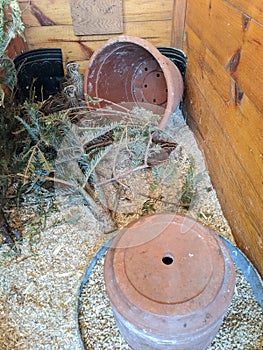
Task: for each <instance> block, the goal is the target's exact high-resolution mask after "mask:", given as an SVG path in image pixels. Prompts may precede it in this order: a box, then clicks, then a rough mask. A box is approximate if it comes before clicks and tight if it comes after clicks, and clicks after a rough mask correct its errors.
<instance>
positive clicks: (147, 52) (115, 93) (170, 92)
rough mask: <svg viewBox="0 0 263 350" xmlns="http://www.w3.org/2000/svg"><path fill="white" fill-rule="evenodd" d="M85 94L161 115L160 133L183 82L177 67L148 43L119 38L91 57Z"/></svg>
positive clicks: (85, 81) (177, 101)
mask: <svg viewBox="0 0 263 350" xmlns="http://www.w3.org/2000/svg"><path fill="white" fill-rule="evenodd" d="M84 93H86V94H88V95H89V96H91V97H99V98H103V99H105V100H108V101H112V102H114V103H117V104H121V105H125V107H128V108H132V107H133V106H134V105H139V106H142V107H145V108H146V109H150V110H152V111H153V112H154V113H157V114H160V115H162V120H161V122H160V125H159V127H160V128H161V129H163V128H165V126H166V125H167V123H168V121H169V118H170V116H171V114H172V113H173V112H174V110H175V109H176V107H177V106H178V104H179V103H180V101H181V98H182V94H183V79H182V75H181V73H180V70H179V69H178V68H177V66H176V65H175V64H173V62H172V61H171V60H170V59H169V58H167V57H166V56H164V55H162V54H161V52H160V51H159V50H158V49H157V48H156V47H154V46H153V45H152V44H151V43H149V42H148V41H146V40H144V39H141V38H137V37H133V36H119V37H116V38H114V39H111V40H109V41H108V42H107V43H106V44H105V45H104V46H103V47H101V48H100V49H99V50H97V51H95V52H94V54H93V55H92V57H91V60H90V62H89V65H88V67H87V70H86V72H85V78H84ZM96 106H97V107H104V106H105V105H103V104H100V105H96Z"/></svg>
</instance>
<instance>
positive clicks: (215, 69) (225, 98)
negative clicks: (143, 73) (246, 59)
mask: <svg viewBox="0 0 263 350" xmlns="http://www.w3.org/2000/svg"><path fill="white" fill-rule="evenodd" d="M190 31H191V30H190V28H188V33H190ZM192 38H195V42H194V41H192V44H191V45H190V42H189V41H188V47H189V49H190V48H191V55H192V56H191V57H192V59H191V60H189V65H188V70H189V71H191V75H193V76H194V77H195V79H196V80H197V81H198V82H199V89H200V91H201V92H202V93H203V95H204V96H206V99H207V100H208V101H210V103H211V107H210V108H211V110H212V111H214V112H215V114H216V116H217V118H218V122H219V123H220V124H221V125H222V127H223V128H224V132H225V133H226V134H227V135H228V136H229V141H230V142H231V144H232V147H233V149H234V151H235V153H236V155H237V157H238V158H239V160H240V162H241V164H242V165H243V166H244V168H245V169H250V171H247V172H248V174H247V177H248V178H250V179H251V182H252V183H253V184H254V187H255V189H254V190H255V192H258V193H259V194H260V195H261V196H262V198H263V186H262V181H263V159H262V151H263V149H262V146H263V118H262V115H261V113H259V112H258V111H257V110H256V108H255V106H254V105H253V104H252V103H251V101H250V100H249V98H248V97H247V96H246V95H245V94H243V95H242V100H241V101H238V102H237V101H236V100H235V96H233V94H232V92H231V84H232V79H231V77H230V75H229V74H228V73H227V72H226V71H225V70H224V67H222V66H221V65H220V63H219V62H218V61H217V59H216V58H215V57H214V56H213V54H212V53H211V52H210V51H209V50H208V49H207V48H206V50H205V54H203V56H202V64H200V61H198V59H195V57H197V56H198V51H195V49H194V46H196V47H200V43H198V41H199V39H198V38H197V37H195V36H194V35H192ZM196 42H197V43H198V44H196ZM189 49H188V50H187V51H189ZM203 62H205V63H203ZM248 113H249V114H248ZM202 123H204V124H205V123H206V119H205V120H202V119H201V120H199V125H201V124H202ZM241 140H242V142H241Z"/></svg>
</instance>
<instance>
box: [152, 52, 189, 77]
mask: <svg viewBox="0 0 263 350" xmlns="http://www.w3.org/2000/svg"><path fill="white" fill-rule="evenodd" d="M157 49H158V50H159V51H160V52H161V54H162V55H164V56H166V57H167V58H169V59H170V60H171V61H172V62H173V63H174V64H175V65H176V66H177V68H178V69H179V70H180V72H181V74H182V77H183V79H184V78H185V72H186V66H187V57H186V54H185V53H184V52H183V51H182V50H180V49H176V48H173V47H157Z"/></svg>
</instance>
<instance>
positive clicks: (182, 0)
mask: <svg viewBox="0 0 263 350" xmlns="http://www.w3.org/2000/svg"><path fill="white" fill-rule="evenodd" d="M186 7H187V0H174V7H173V21H172V32H171V46H172V47H176V48H178V49H182V48H183V40H184V29H185V16H186Z"/></svg>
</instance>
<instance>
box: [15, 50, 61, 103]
mask: <svg viewBox="0 0 263 350" xmlns="http://www.w3.org/2000/svg"><path fill="white" fill-rule="evenodd" d="M14 64H15V67H16V70H17V90H16V92H15V96H16V98H17V99H18V100H19V101H20V102H24V101H25V100H26V99H32V100H34V101H42V100H45V99H47V98H48V97H49V96H50V95H54V94H56V93H57V92H59V91H60V89H61V87H60V86H61V84H60V82H61V79H62V78H63V77H64V69H63V63H62V51H61V49H58V48H42V49H37V50H31V51H26V52H23V53H22V54H20V55H19V56H17V57H16V58H15V59H14Z"/></svg>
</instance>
